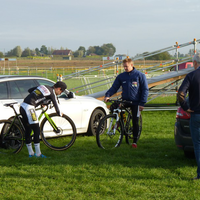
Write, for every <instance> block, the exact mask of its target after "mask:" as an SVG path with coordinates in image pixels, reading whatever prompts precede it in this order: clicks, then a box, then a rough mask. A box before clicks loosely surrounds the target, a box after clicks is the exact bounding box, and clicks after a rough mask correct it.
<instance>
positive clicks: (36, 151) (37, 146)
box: [34, 143, 41, 156]
mask: <svg viewBox="0 0 200 200" xmlns="http://www.w3.org/2000/svg"><path fill="white" fill-rule="evenodd" d="M34 146H35V154H36V156H40V155H41V151H40V143H34Z"/></svg>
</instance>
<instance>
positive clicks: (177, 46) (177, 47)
mask: <svg viewBox="0 0 200 200" xmlns="http://www.w3.org/2000/svg"><path fill="white" fill-rule="evenodd" d="M179 48H180V47H179V45H178V42H176V71H178V49H179Z"/></svg>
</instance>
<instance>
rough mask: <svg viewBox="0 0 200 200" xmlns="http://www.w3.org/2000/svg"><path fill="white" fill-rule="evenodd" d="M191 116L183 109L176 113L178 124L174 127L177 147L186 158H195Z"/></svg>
mask: <svg viewBox="0 0 200 200" xmlns="http://www.w3.org/2000/svg"><path fill="white" fill-rule="evenodd" d="M189 123H190V114H189V113H187V112H185V111H184V110H183V109H182V108H181V107H179V108H178V110H177V113H176V123H175V127H174V138H175V143H176V146H177V147H178V148H179V149H181V150H183V151H184V154H185V156H187V157H193V156H194V147H193V143H192V138H191V135H190V127H189Z"/></svg>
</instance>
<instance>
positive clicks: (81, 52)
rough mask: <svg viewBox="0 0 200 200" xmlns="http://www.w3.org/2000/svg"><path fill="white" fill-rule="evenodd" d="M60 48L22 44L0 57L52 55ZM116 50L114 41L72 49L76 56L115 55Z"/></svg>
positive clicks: (0, 54) (0, 53)
mask: <svg viewBox="0 0 200 200" xmlns="http://www.w3.org/2000/svg"><path fill="white" fill-rule="evenodd" d="M55 50H58V49H54V48H52V47H47V46H45V45H42V46H41V47H40V48H35V49H30V48H29V47H27V48H25V49H24V50H22V48H21V47H20V46H16V47H15V48H13V49H11V50H10V51H8V52H6V53H5V55H4V54H3V52H0V58H3V57H5V56H8V57H12V56H13V57H28V56H51V55H52V54H53V52H54V51H55ZM59 50H68V48H63V47H61V48H60V49H59ZM115 52H116V48H115V46H114V45H113V44H112V43H108V44H103V45H102V46H90V47H89V48H88V49H86V48H85V47H84V46H80V47H79V48H78V49H77V50H75V51H72V55H73V56H74V57H84V56H87V55H99V56H113V55H114V54H115Z"/></svg>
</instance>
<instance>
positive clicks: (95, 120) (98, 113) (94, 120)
mask: <svg viewBox="0 0 200 200" xmlns="http://www.w3.org/2000/svg"><path fill="white" fill-rule="evenodd" d="M104 116H105V113H104V111H103V110H101V109H96V110H94V112H93V113H92V115H91V117H90V123H89V127H88V132H87V135H88V136H91V135H94V136H95V135H96V130H97V127H98V125H99V122H100V120H101V119H102V118H103V117H104Z"/></svg>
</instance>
